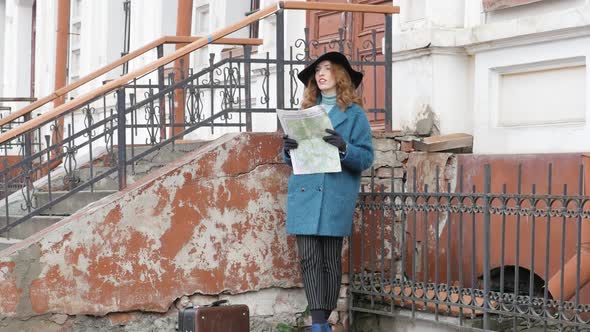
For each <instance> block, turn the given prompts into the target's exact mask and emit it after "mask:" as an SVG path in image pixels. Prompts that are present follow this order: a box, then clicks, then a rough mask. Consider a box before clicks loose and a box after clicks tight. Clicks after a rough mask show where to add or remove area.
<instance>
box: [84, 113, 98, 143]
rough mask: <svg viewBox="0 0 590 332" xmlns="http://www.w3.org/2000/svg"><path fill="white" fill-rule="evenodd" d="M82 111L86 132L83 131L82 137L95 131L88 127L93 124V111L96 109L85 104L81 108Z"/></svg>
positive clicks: (92, 134) (89, 135)
mask: <svg viewBox="0 0 590 332" xmlns="http://www.w3.org/2000/svg"><path fill="white" fill-rule="evenodd" d="M82 113H84V128H86V132H85V133H84V137H90V138H91V137H92V136H94V135H95V133H94V132H93V131H92V130H90V129H89V128H90V127H92V125H93V124H94V113H96V109H95V108H94V107H91V106H90V105H87V106H86V107H84V108H83V109H82Z"/></svg>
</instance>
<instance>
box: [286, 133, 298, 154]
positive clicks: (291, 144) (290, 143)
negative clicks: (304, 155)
mask: <svg viewBox="0 0 590 332" xmlns="http://www.w3.org/2000/svg"><path fill="white" fill-rule="evenodd" d="M298 146H299V143H297V141H296V140H294V139H292V138H289V136H288V135H284V136H283V149H285V152H287V153H289V150H293V149H297V147H298Z"/></svg>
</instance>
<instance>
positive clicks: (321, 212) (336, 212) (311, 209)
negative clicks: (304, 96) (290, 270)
mask: <svg viewBox="0 0 590 332" xmlns="http://www.w3.org/2000/svg"><path fill="white" fill-rule="evenodd" d="M334 107H335V108H336V109H333V110H331V112H329V117H330V120H331V122H332V126H333V127H334V129H335V130H336V131H337V132H338V133H339V134H340V135H341V136H342V138H344V140H345V141H346V143H347V149H346V154H345V155H344V156H341V158H340V159H341V163H342V172H339V173H318V174H303V175H294V174H292V175H291V177H290V178H289V194H288V197H287V233H289V234H298V235H323V236H349V235H350V233H351V230H352V217H353V214H354V209H355V205H356V200H357V197H358V193H359V188H360V178H361V173H362V171H364V170H366V169H367V168H369V167H371V164H372V163H373V143H372V135H371V127H370V125H369V121H368V120H367V116H366V115H365V112H364V111H363V109H362V108H361V107H360V106H359V105H357V104H351V105H350V106H349V107H348V108H347V110H346V112H342V111H340V109H338V105H335V106H334ZM326 135H328V133H326ZM283 158H284V160H285V162H286V163H287V164H289V165H291V158H290V157H289V155H287V154H286V153H285V152H284V151H283Z"/></svg>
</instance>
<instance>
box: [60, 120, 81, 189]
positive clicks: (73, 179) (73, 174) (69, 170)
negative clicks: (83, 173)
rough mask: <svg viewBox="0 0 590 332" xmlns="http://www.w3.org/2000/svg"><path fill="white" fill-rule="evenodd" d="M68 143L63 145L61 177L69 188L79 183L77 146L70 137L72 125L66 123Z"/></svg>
mask: <svg viewBox="0 0 590 332" xmlns="http://www.w3.org/2000/svg"><path fill="white" fill-rule="evenodd" d="M68 136H69V137H68V139H67V141H68V143H67V146H64V162H63V166H64V170H65V171H66V174H65V175H64V177H63V184H64V186H66V188H69V189H70V190H71V189H72V188H74V187H75V186H76V185H77V184H78V183H80V177H79V176H78V174H77V169H78V161H77V160H76V154H77V153H78V147H77V146H76V145H74V139H73V138H72V125H71V124H68Z"/></svg>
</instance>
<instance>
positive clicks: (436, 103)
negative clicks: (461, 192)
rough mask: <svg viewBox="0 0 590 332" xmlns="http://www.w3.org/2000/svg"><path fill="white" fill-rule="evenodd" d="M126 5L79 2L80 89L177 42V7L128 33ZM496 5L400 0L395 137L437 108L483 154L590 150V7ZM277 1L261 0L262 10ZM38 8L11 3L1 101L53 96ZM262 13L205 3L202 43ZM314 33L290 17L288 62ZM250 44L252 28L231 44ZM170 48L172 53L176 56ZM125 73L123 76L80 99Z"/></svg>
mask: <svg viewBox="0 0 590 332" xmlns="http://www.w3.org/2000/svg"><path fill="white" fill-rule="evenodd" d="M125 2H126V1H125V0H106V1H105V0H102V1H96V0H94V1H93V0H72V1H71V18H70V33H71V37H70V49H69V50H68V58H69V61H68V63H69V67H68V80H69V82H74V81H75V80H77V79H79V78H80V77H83V76H84V75H86V74H88V73H90V72H92V71H93V70H96V69H98V68H100V67H101V66H104V65H107V64H109V63H111V62H113V61H114V60H116V59H117V58H119V57H120V56H121V52H123V51H124V41H125V40H126V38H129V40H130V47H129V50H130V51H133V50H135V49H137V48H139V47H141V46H142V45H145V44H147V43H149V42H151V41H153V40H155V39H157V38H159V37H161V36H166V35H170V36H171V35H175V32H176V12H177V1H175V0H142V1H139V0H131V1H130V2H129V6H130V7H129V8H130V11H129V12H128V13H130V14H128V16H127V19H128V20H130V29H129V30H128V31H127V30H126V29H125V20H126V16H125V15H126V12H125V10H124V6H125ZM493 2H494V1H492V0H485V1H480V0H395V1H393V4H394V5H398V6H400V9H401V13H400V15H395V16H394V18H393V89H392V94H391V95H392V100H393V107H392V121H393V129H394V130H407V131H413V130H414V129H415V127H416V123H417V121H419V120H420V119H421V117H422V116H423V110H424V109H425V106H428V107H429V108H430V109H431V110H432V111H433V112H434V114H435V123H436V127H437V128H438V133H440V134H450V133H457V132H464V133H469V134H472V135H473V136H474V153H547V152H587V151H590V69H589V67H588V65H587V63H588V58H589V57H590V0H538V1H532V2H531V1H522V0H521V1H516V0H515V1H513V2H515V3H519V2H521V3H523V4H520V3H519V4H520V5H514V6H508V8H495V7H494V6H493V5H492V6H490V5H489V4H490V3H493ZM273 3H275V2H274V1H270V0H260V3H259V4H258V6H259V7H260V8H264V7H266V6H268V5H271V4H273ZM504 3H506V1H504ZM508 3H510V1H508ZM33 5H34V3H33V0H0V45H2V46H1V48H0V79H1V80H0V96H2V97H21V96H29V95H30V93H31V91H34V97H37V98H40V97H43V96H46V95H48V94H50V93H51V92H52V91H53V90H54V79H53V78H54V76H55V53H56V52H55V40H56V37H55V30H56V25H57V22H56V20H57V0H44V1H37V2H36V4H35V6H36V8H35V10H34V11H35V13H36V14H35V23H34V32H35V36H36V38H35V43H34V50H32V47H33V46H32V43H31V36H32V31H33V19H32V13H33ZM251 8H252V1H250V0H239V1H229V0H216V1H213V0H194V1H193V12H192V28H191V29H192V34H193V35H195V36H197V35H198V36H206V35H208V34H210V33H212V32H214V31H217V30H219V29H221V28H223V27H225V26H228V25H229V24H232V23H234V22H237V21H238V20H240V19H242V18H243V17H245V15H246V12H248V11H250V10H251ZM305 24H306V14H305V12H302V11H287V12H286V14H285V26H286V28H285V45H286V49H285V55H287V56H288V54H289V49H288V45H292V44H293V43H294V42H295V40H297V39H299V38H303V27H304V26H305ZM275 25H276V23H275V19H274V16H271V17H269V18H267V19H264V20H263V21H261V22H260V25H259V32H258V38H261V39H263V41H264V44H263V45H261V46H259V47H258V48H257V50H256V54H254V55H253V56H254V57H263V56H265V53H266V52H267V51H268V52H269V53H270V56H271V58H272V57H274V54H275V53H276V48H275V39H276V33H275V29H276V27H275ZM249 35H250V33H249V31H248V30H247V29H244V30H242V31H239V32H237V33H234V34H233V35H232V36H235V37H248V36H249ZM224 48H226V46H223V45H209V46H207V47H205V48H204V49H202V50H198V51H196V52H194V53H193V54H192V55H191V58H190V59H191V68H193V69H194V70H197V69H199V68H204V67H206V66H207V65H208V59H209V53H214V54H216V59H220V58H221V57H222V51H223V50H224ZM171 50H172V46H170V47H169V48H168V53H170V52H171ZM31 54H34V82H33V83H31V80H32V78H33V75H31V68H32V67H33V66H32V64H31ZM155 59H156V54H155V51H152V52H149V53H147V54H146V55H144V56H142V57H140V58H139V59H137V60H134V61H133V62H131V63H130V64H129V70H133V69H136V68H141V67H142V66H144V65H145V64H147V63H149V62H151V61H153V60H155ZM252 69H253V70H252V84H253V86H255V88H254V90H253V96H252V102H253V104H255V103H256V102H259V101H260V96H261V94H262V92H261V86H262V80H263V79H264V77H263V76H264V75H262V71H261V70H260V68H256V67H255V66H254V67H253V68H252ZM270 74H271V76H270V78H269V79H270V84H271V85H273V84H276V81H275V71H274V70H273V68H271V70H270ZM119 75H121V72H120V71H112V72H111V73H109V74H106V75H103V76H102V77H101V78H100V79H97V80H95V81H93V82H92V83H91V84H88V85H85V86H84V87H82V88H80V89H78V90H76V91H75V92H74V93H72V94H71V95H70V96H69V97H70V98H75V97H76V96H78V95H79V94H81V93H85V92H88V91H91V90H93V89H95V88H97V87H99V86H100V85H101V84H103V81H105V80H110V79H114V78H116V77H118V76H119ZM31 86H33V87H34V90H31ZM113 102H114V101H113ZM20 106H22V105H20ZM271 106H272V105H271ZM48 109H50V107H45V108H44V111H47V110H48ZM80 121H81V120H80ZM253 124H254V125H253V129H254V130H257V131H273V130H275V129H276V118H275V117H274V116H273V115H264V114H257V115H254V121H253ZM226 131H231V129H227V130H226ZM223 132H224V131H220V132H218V133H216V134H215V135H213V136H212V135H211V134H210V133H208V132H207V131H198V132H197V133H196V134H195V135H193V137H194V138H207V139H210V138H213V137H215V136H218V135H220V134H222V133H223Z"/></svg>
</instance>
